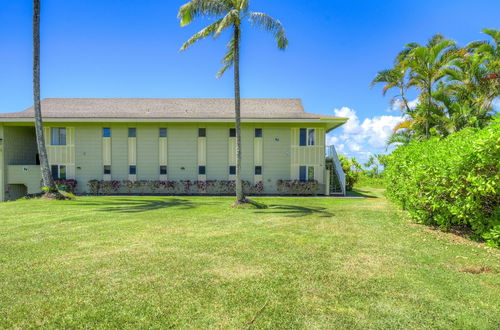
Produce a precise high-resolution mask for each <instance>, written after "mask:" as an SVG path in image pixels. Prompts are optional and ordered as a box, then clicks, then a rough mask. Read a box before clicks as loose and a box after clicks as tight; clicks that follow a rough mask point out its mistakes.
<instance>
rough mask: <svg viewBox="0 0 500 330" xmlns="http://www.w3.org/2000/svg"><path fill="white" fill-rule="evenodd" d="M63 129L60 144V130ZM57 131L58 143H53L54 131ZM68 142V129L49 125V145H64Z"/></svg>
mask: <svg viewBox="0 0 500 330" xmlns="http://www.w3.org/2000/svg"><path fill="white" fill-rule="evenodd" d="M61 129H64V144H61V138H60V137H61V134H60V130H61ZM55 130H57V132H58V137H57V138H58V141H59V144H54V131H55ZM67 144H68V129H67V128H66V127H51V128H50V145H51V146H66V145H67Z"/></svg>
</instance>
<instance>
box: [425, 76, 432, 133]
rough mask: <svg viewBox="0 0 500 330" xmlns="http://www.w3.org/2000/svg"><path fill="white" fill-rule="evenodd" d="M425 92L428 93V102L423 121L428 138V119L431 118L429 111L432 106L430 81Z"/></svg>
mask: <svg viewBox="0 0 500 330" xmlns="http://www.w3.org/2000/svg"><path fill="white" fill-rule="evenodd" d="M427 93H428V94H429V95H428V97H429V104H428V106H427V118H426V121H425V137H426V138H427V139H429V137H430V134H429V125H430V123H429V121H430V120H431V116H430V113H431V107H432V81H431V82H430V83H429V87H428V90H427Z"/></svg>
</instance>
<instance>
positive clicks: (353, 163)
mask: <svg viewBox="0 0 500 330" xmlns="http://www.w3.org/2000/svg"><path fill="white" fill-rule="evenodd" d="M339 160H340V164H341V165H342V169H343V170H344V173H345V186H346V189H347V191H351V190H352V187H354V185H355V184H356V183H357V182H358V180H359V176H360V175H361V173H362V172H363V168H362V167H361V165H360V164H359V163H358V161H357V160H356V158H349V157H346V156H343V155H339Z"/></svg>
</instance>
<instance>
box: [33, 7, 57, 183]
mask: <svg viewBox="0 0 500 330" xmlns="http://www.w3.org/2000/svg"><path fill="white" fill-rule="evenodd" d="M33 97H34V104H33V107H34V111H35V132H36V144H37V147H38V154H39V158H40V169H41V172H42V182H43V186H44V187H46V188H48V189H49V191H55V190H56V185H55V183H54V179H53V178H52V174H51V173H50V167H49V159H48V157H47V149H46V148H45V138H44V134H43V122H42V107H41V104H40V0H33Z"/></svg>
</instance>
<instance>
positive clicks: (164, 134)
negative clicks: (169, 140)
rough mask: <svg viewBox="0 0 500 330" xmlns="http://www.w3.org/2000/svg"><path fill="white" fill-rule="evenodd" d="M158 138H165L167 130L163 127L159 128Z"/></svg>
mask: <svg viewBox="0 0 500 330" xmlns="http://www.w3.org/2000/svg"><path fill="white" fill-rule="evenodd" d="M160 137H167V129H166V128H165V127H162V128H160Z"/></svg>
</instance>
